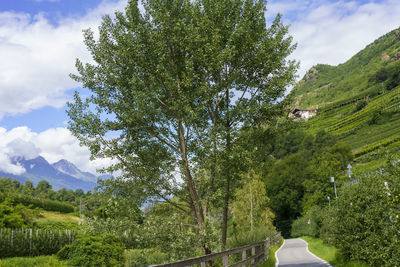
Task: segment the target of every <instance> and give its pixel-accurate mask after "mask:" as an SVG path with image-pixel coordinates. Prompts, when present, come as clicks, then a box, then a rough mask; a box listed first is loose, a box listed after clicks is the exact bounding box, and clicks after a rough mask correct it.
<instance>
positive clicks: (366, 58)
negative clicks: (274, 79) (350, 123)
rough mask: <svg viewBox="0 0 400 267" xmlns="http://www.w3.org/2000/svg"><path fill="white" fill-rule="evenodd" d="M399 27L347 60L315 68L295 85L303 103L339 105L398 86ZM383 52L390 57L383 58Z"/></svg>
mask: <svg viewBox="0 0 400 267" xmlns="http://www.w3.org/2000/svg"><path fill="white" fill-rule="evenodd" d="M396 31H398V29H396V30H393V31H392V32H390V33H388V34H386V35H384V36H382V37H380V38H379V39H378V40H376V41H375V42H374V43H372V44H370V45H368V46H367V47H366V48H365V49H363V50H362V51H360V52H358V53H357V54H356V55H354V56H353V57H352V58H351V59H350V60H348V61H347V62H345V63H344V64H340V65H338V66H328V65H316V66H314V67H313V68H311V69H310V71H309V72H308V73H307V74H306V75H305V76H304V78H303V79H302V80H301V81H300V82H299V83H298V85H297V86H296V88H295V96H296V97H297V100H298V104H299V107H300V108H311V107H316V106H319V107H320V108H321V107H323V108H325V107H327V106H332V104H334V103H336V107H338V106H339V105H340V104H344V103H349V102H352V101H354V100H357V99H362V98H365V97H366V96H368V97H370V98H371V97H373V96H375V95H376V92H380V93H382V92H383V91H385V90H391V89H392V88H395V87H396V86H397V85H398V84H399V74H400V71H399V70H400V68H399V65H400V63H399V61H395V60H392V59H390V58H392V57H393V55H394V54H395V53H396V51H398V50H399V48H400V42H398V34H397V33H396ZM383 54H386V55H387V56H389V59H388V60H385V59H384V58H382V55H383ZM371 89H372V90H371ZM366 92H368V93H366ZM356 96H357V97H356ZM351 99H352V101H349V100H351Z"/></svg>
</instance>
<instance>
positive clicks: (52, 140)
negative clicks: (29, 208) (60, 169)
mask: <svg viewBox="0 0 400 267" xmlns="http://www.w3.org/2000/svg"><path fill="white" fill-rule="evenodd" d="M16 156H20V157H25V158H26V159H32V158H35V157H37V156H42V157H44V158H45V159H46V160H47V161H48V162H49V163H54V162H56V161H59V160H60V159H66V160H68V161H70V162H72V163H73V164H75V165H76V166H77V167H78V168H79V169H81V170H82V171H89V172H91V173H96V170H97V169H100V168H103V167H107V166H109V165H110V164H111V163H112V160H111V159H98V160H94V161H90V160H89V158H90V152H89V150H88V149H87V148H86V147H81V146H80V145H79V142H78V140H77V139H76V138H75V137H74V136H73V135H72V134H71V132H70V131H69V130H68V129H66V128H61V127H60V128H51V129H48V130H46V131H43V132H40V133H36V132H33V131H32V130H31V129H29V128H28V127H17V128H14V129H12V130H9V131H7V130H6V129H4V128H1V127H0V170H1V171H5V172H9V173H12V174H21V173H24V172H25V170H24V168H23V167H22V166H20V165H16V164H13V163H12V161H11V158H12V157H16Z"/></svg>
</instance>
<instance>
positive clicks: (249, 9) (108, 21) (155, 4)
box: [68, 0, 297, 253]
mask: <svg viewBox="0 0 400 267" xmlns="http://www.w3.org/2000/svg"><path fill="white" fill-rule="evenodd" d="M141 3H142V4H143V7H144V11H141V10H140V9H139V6H138V1H134V0H132V1H129V3H128V6H127V7H126V9H125V12H117V13H116V14H115V17H114V18H111V17H110V16H105V17H104V18H103V22H102V24H101V26H100V27H99V33H100V35H99V37H98V39H97V38H95V34H94V33H93V31H91V30H86V31H85V32H84V35H85V44H86V45H87V48H88V49H89V51H90V52H91V54H92V57H93V60H94V62H93V63H87V64H84V63H82V62H81V61H79V60H78V61H77V63H76V66H77V70H78V72H79V74H77V75H72V77H73V78H74V79H75V80H76V81H78V82H80V83H82V85H83V87H85V88H88V89H89V90H90V91H91V95H90V96H89V97H87V98H83V99H82V98H81V97H80V96H79V94H78V93H76V94H75V98H74V101H73V102H71V103H69V110H68V115H69V116H70V119H71V120H70V124H69V129H70V130H71V131H72V132H73V134H74V135H75V136H76V137H77V138H78V139H79V140H80V142H81V144H83V145H86V146H88V147H89V149H90V151H91V154H92V157H93V158H104V157H109V158H114V159H115V160H116V163H115V164H114V165H112V166H110V167H109V168H108V169H107V171H120V173H121V175H120V177H117V178H114V179H113V180H112V181H110V182H107V183H105V184H107V185H108V186H109V187H111V188H112V187H115V188H118V190H116V193H118V192H124V195H125V196H126V197H132V198H134V197H135V198H137V200H138V201H143V199H145V198H146V197H150V196H154V197H156V198H157V199H163V200H164V201H165V202H167V203H169V204H171V205H172V206H174V207H175V208H177V209H180V210H181V211H182V212H185V213H187V214H188V215H189V216H191V217H192V218H193V221H194V222H195V224H196V225H197V227H198V228H199V232H200V233H202V232H207V231H202V230H201V229H204V228H207V210H208V209H205V206H207V205H208V204H209V201H210V199H213V198H214V196H215V195H218V196H221V198H222V199H223V201H222V203H223V219H222V242H221V243H222V246H224V244H225V242H226V228H227V212H228V205H229V199H230V195H231V193H230V192H231V184H232V177H234V176H233V173H232V171H233V170H234V168H233V167H234V166H232V163H231V157H232V155H231V153H232V151H233V146H234V145H235V144H236V143H238V136H239V135H238V133H239V132H240V131H241V130H243V129H246V128H249V127H257V126H259V125H261V124H263V123H266V122H268V121H269V120H272V119H274V118H275V117H276V116H278V115H280V114H282V111H283V109H284V108H285V105H286V101H280V102H279V101H278V100H280V99H282V98H283V96H284V92H285V89H286V87H287V85H288V84H289V83H291V82H293V80H294V73H295V70H296V67H297V65H296V63H295V62H294V61H290V60H287V56H288V55H289V54H290V53H291V52H292V51H293V49H294V46H293V45H292V44H291V43H292V39H291V37H288V36H287V32H288V30H287V27H285V26H284V25H282V23H281V21H280V16H277V17H276V19H275V20H274V21H272V22H271V23H270V26H269V27H267V22H266V19H265V14H264V13H265V11H266V6H265V2H264V1H261V0H259V1H256V0H221V1H212V0H194V1H190V0H174V1H172V0H169V1H162V0H147V1H141ZM204 174H205V175H204ZM121 185H122V186H121ZM126 186H129V190H124V189H123V188H124V187H126ZM171 195H175V196H179V199H180V201H179V202H177V201H173V200H172V199H171V197H170V196H171ZM182 203H183V204H182ZM204 240H206V238H205V239H204ZM203 247H204V251H205V253H209V252H210V251H211V250H210V247H209V245H208V244H206V243H205V244H203Z"/></svg>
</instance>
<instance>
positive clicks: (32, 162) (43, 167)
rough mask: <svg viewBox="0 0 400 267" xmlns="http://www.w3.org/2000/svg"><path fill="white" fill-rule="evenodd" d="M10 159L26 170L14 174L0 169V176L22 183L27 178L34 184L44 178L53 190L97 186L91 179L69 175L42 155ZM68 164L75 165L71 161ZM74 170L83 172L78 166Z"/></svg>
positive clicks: (86, 189) (91, 188)
mask: <svg viewBox="0 0 400 267" xmlns="http://www.w3.org/2000/svg"><path fill="white" fill-rule="evenodd" d="M12 161H13V164H19V165H21V166H22V167H24V168H25V170H26V172H25V173H23V174H20V175H14V174H10V173H6V172H2V171H0V177H2V176H4V177H11V178H15V179H17V180H19V181H20V182H22V183H24V182H25V181H27V180H29V181H32V182H33V183H34V184H37V183H38V182H39V181H41V180H46V181H48V182H49V183H50V184H51V185H52V186H53V189H55V190H59V189H61V188H66V189H73V190H76V189H83V190H84V191H88V190H93V188H94V187H95V186H97V184H96V183H95V182H93V181H85V180H82V179H78V178H76V177H74V176H72V175H69V174H68V173H66V172H61V171H59V170H58V169H57V168H55V167H54V166H52V165H51V164H49V163H48V162H47V161H46V160H45V159H44V158H43V157H40V156H39V157H37V158H34V159H29V160H26V159H25V158H23V157H14V158H13V159H12ZM66 162H67V161H66ZM67 163H69V162H67ZM69 164H71V165H72V166H73V167H75V166H74V165H73V164H72V163H69ZM58 166H59V165H58ZM75 168H76V167H75ZM76 170H77V171H78V173H83V172H82V171H80V170H79V169H78V168H76ZM93 176H94V175H93Z"/></svg>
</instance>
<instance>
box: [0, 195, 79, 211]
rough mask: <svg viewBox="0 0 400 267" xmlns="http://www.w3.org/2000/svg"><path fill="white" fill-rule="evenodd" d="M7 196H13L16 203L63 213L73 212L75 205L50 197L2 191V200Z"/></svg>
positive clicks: (0, 196) (0, 197) (0, 199)
mask: <svg viewBox="0 0 400 267" xmlns="http://www.w3.org/2000/svg"><path fill="white" fill-rule="evenodd" d="M6 197H11V198H12V199H13V203H15V204H22V205H25V206H32V207H33V208H41V209H44V210H48V211H59V212H63V213H69V212H73V211H74V210H75V209H74V206H72V205H71V204H69V203H65V202H60V201H56V200H50V199H42V198H35V197H31V196H28V195H22V194H6V193H3V194H1V193H0V201H2V200H4V199H6Z"/></svg>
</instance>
